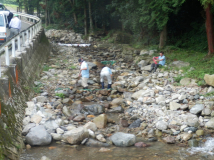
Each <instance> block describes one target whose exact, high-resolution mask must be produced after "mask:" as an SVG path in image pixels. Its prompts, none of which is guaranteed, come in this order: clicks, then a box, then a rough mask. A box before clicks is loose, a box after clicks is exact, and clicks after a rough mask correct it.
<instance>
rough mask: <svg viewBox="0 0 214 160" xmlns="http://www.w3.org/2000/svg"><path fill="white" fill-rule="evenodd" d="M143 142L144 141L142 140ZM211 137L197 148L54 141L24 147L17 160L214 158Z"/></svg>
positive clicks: (202, 159) (182, 159)
mask: <svg viewBox="0 0 214 160" xmlns="http://www.w3.org/2000/svg"><path fill="white" fill-rule="evenodd" d="M144 142H146V141H144ZM213 142H214V139H213V138H208V139H207V141H206V142H205V143H204V144H202V146H201V147H197V148H192V149H190V148H183V147H179V146H176V145H173V144H172V145H169V144H165V143H162V142H146V143H147V144H151V146H150V147H146V148H136V147H124V148H122V147H115V146H113V147H109V149H110V150H111V151H110V152H99V150H100V148H101V147H87V146H82V145H80V146H72V145H68V144H57V143H55V142H53V143H52V144H51V145H49V146H40V147H32V148H31V149H29V150H24V152H23V154H22V155H21V158H20V160H40V159H41V157H42V156H46V157H48V158H50V159H51V160H71V159H72V160H101V159H102V160H213V159H214V155H213V154H214V152H213V151H214V143H213Z"/></svg>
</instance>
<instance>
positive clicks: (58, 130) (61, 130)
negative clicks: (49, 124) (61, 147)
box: [56, 128, 65, 134]
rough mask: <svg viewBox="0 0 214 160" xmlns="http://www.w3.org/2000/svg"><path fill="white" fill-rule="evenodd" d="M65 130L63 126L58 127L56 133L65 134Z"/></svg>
mask: <svg viewBox="0 0 214 160" xmlns="http://www.w3.org/2000/svg"><path fill="white" fill-rule="evenodd" d="M64 132H65V131H64V130H63V129H61V128H57V129H56V133H57V134H63V133H64Z"/></svg>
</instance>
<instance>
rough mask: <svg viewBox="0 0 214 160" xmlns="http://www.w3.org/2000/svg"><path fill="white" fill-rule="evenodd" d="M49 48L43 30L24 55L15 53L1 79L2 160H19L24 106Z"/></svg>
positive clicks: (24, 51)
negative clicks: (30, 87)
mask: <svg viewBox="0 0 214 160" xmlns="http://www.w3.org/2000/svg"><path fill="white" fill-rule="evenodd" d="M50 48H51V47H50V44H49V42H48V39H47V38H46V36H45V33H44V30H43V29H42V30H41V31H40V32H39V33H38V34H37V35H36V36H35V37H34V39H33V40H32V42H31V43H30V44H28V45H26V46H25V48H24V50H23V51H21V52H17V53H16V55H17V57H16V58H10V64H11V65H10V66H9V67H8V68H7V69H6V70H4V72H3V76H2V78H0V114H1V115H0V128H1V129H0V159H1V158H2V159H19V154H20V152H21V150H22V148H23V140H22V136H21V132H22V121H23V117H24V113H25V108H26V104H25V102H26V101H27V100H28V98H30V95H31V91H30V90H29V86H31V85H32V84H33V82H34V80H35V78H36V77H37V76H39V73H40V72H41V70H42V65H43V63H44V62H45V61H46V60H47V58H48V56H49V54H50Z"/></svg>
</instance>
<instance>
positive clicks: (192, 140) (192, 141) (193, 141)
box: [188, 139, 198, 147]
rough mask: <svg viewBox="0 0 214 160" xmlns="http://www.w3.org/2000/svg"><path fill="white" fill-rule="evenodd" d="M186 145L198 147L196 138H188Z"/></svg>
mask: <svg viewBox="0 0 214 160" xmlns="http://www.w3.org/2000/svg"><path fill="white" fill-rule="evenodd" d="M188 145H189V147H198V141H197V140H196V139H190V140H189V141H188Z"/></svg>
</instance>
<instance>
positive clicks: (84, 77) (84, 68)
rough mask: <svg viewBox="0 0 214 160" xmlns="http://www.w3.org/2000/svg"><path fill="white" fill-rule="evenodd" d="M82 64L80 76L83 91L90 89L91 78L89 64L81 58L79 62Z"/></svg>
mask: <svg viewBox="0 0 214 160" xmlns="http://www.w3.org/2000/svg"><path fill="white" fill-rule="evenodd" d="M78 62H79V64H80V74H79V76H81V75H82V86H83V89H88V78H89V67H88V64H87V63H86V62H85V61H84V60H83V59H82V58H81V59H79V60H78Z"/></svg>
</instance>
